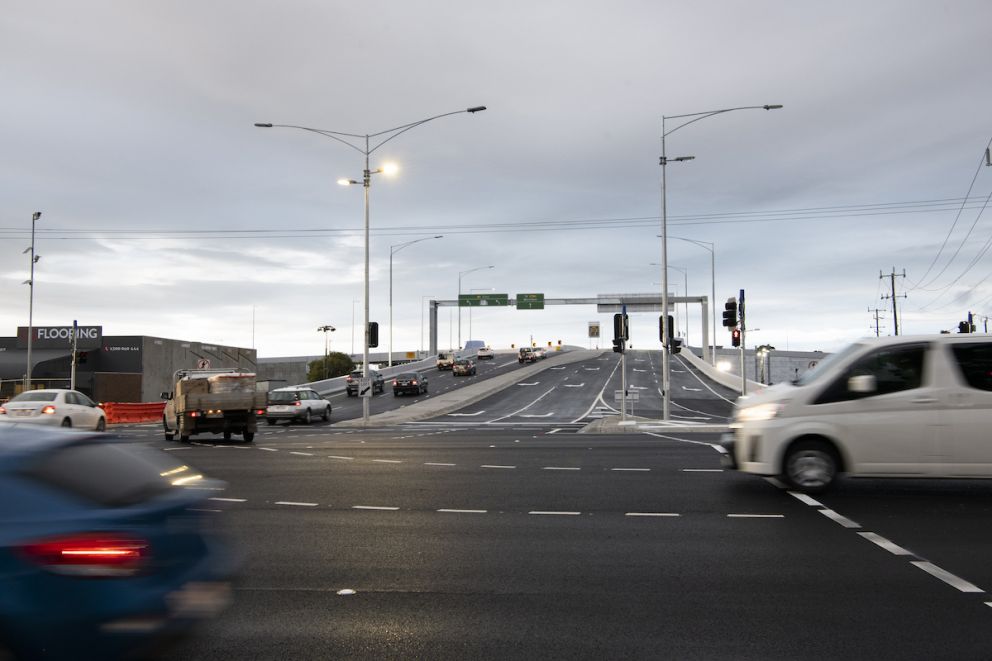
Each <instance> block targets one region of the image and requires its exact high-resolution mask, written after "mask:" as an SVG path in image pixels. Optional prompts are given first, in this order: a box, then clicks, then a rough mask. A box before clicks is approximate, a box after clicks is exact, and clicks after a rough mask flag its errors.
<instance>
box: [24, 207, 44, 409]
mask: <svg viewBox="0 0 992 661" xmlns="http://www.w3.org/2000/svg"><path fill="white" fill-rule="evenodd" d="M39 218H41V212H40V211H35V212H34V213H33V214H31V247H30V248H28V250H25V251H24V252H28V251H31V276H30V278H29V279H28V281H27V282H26V283H24V284H27V286H28V369H27V372H25V378H24V386H23V387H24V390H31V344H32V341H33V340H34V265H35V264H36V263H37V262H38V260H39V259H41V256H40V255H35V254H34V224H35V223H36V222H37V221H38V219H39ZM22 254H23V253H22Z"/></svg>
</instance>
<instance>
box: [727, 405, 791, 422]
mask: <svg viewBox="0 0 992 661" xmlns="http://www.w3.org/2000/svg"><path fill="white" fill-rule="evenodd" d="M781 410H782V404H779V403H768V404H757V405H755V406H749V407H747V408H744V409H741V410H740V411H738V413H737V419H738V420H739V421H741V422H760V421H762V420H771V419H772V418H774V417H775V416H777V415H778V414H779V412H780V411H781Z"/></svg>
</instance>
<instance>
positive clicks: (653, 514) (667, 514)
mask: <svg viewBox="0 0 992 661" xmlns="http://www.w3.org/2000/svg"><path fill="white" fill-rule="evenodd" d="M624 516H644V517H666V518H669V517H677V516H682V515H681V514H678V513H676V512H627V513H626V514H624Z"/></svg>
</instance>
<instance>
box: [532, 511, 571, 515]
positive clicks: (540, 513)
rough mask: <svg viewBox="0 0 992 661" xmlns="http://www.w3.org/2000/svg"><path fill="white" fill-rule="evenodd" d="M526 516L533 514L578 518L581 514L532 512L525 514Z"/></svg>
mask: <svg viewBox="0 0 992 661" xmlns="http://www.w3.org/2000/svg"><path fill="white" fill-rule="evenodd" d="M527 513H528V514H533V515H535V516H579V515H580V514H582V512H545V511H533V512H527Z"/></svg>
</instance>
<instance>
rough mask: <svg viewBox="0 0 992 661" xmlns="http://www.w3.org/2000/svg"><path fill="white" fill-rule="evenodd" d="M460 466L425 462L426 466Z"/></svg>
mask: <svg viewBox="0 0 992 661" xmlns="http://www.w3.org/2000/svg"><path fill="white" fill-rule="evenodd" d="M457 465H458V464H446V463H442V462H440V461H425V462H424V466H457Z"/></svg>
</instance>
